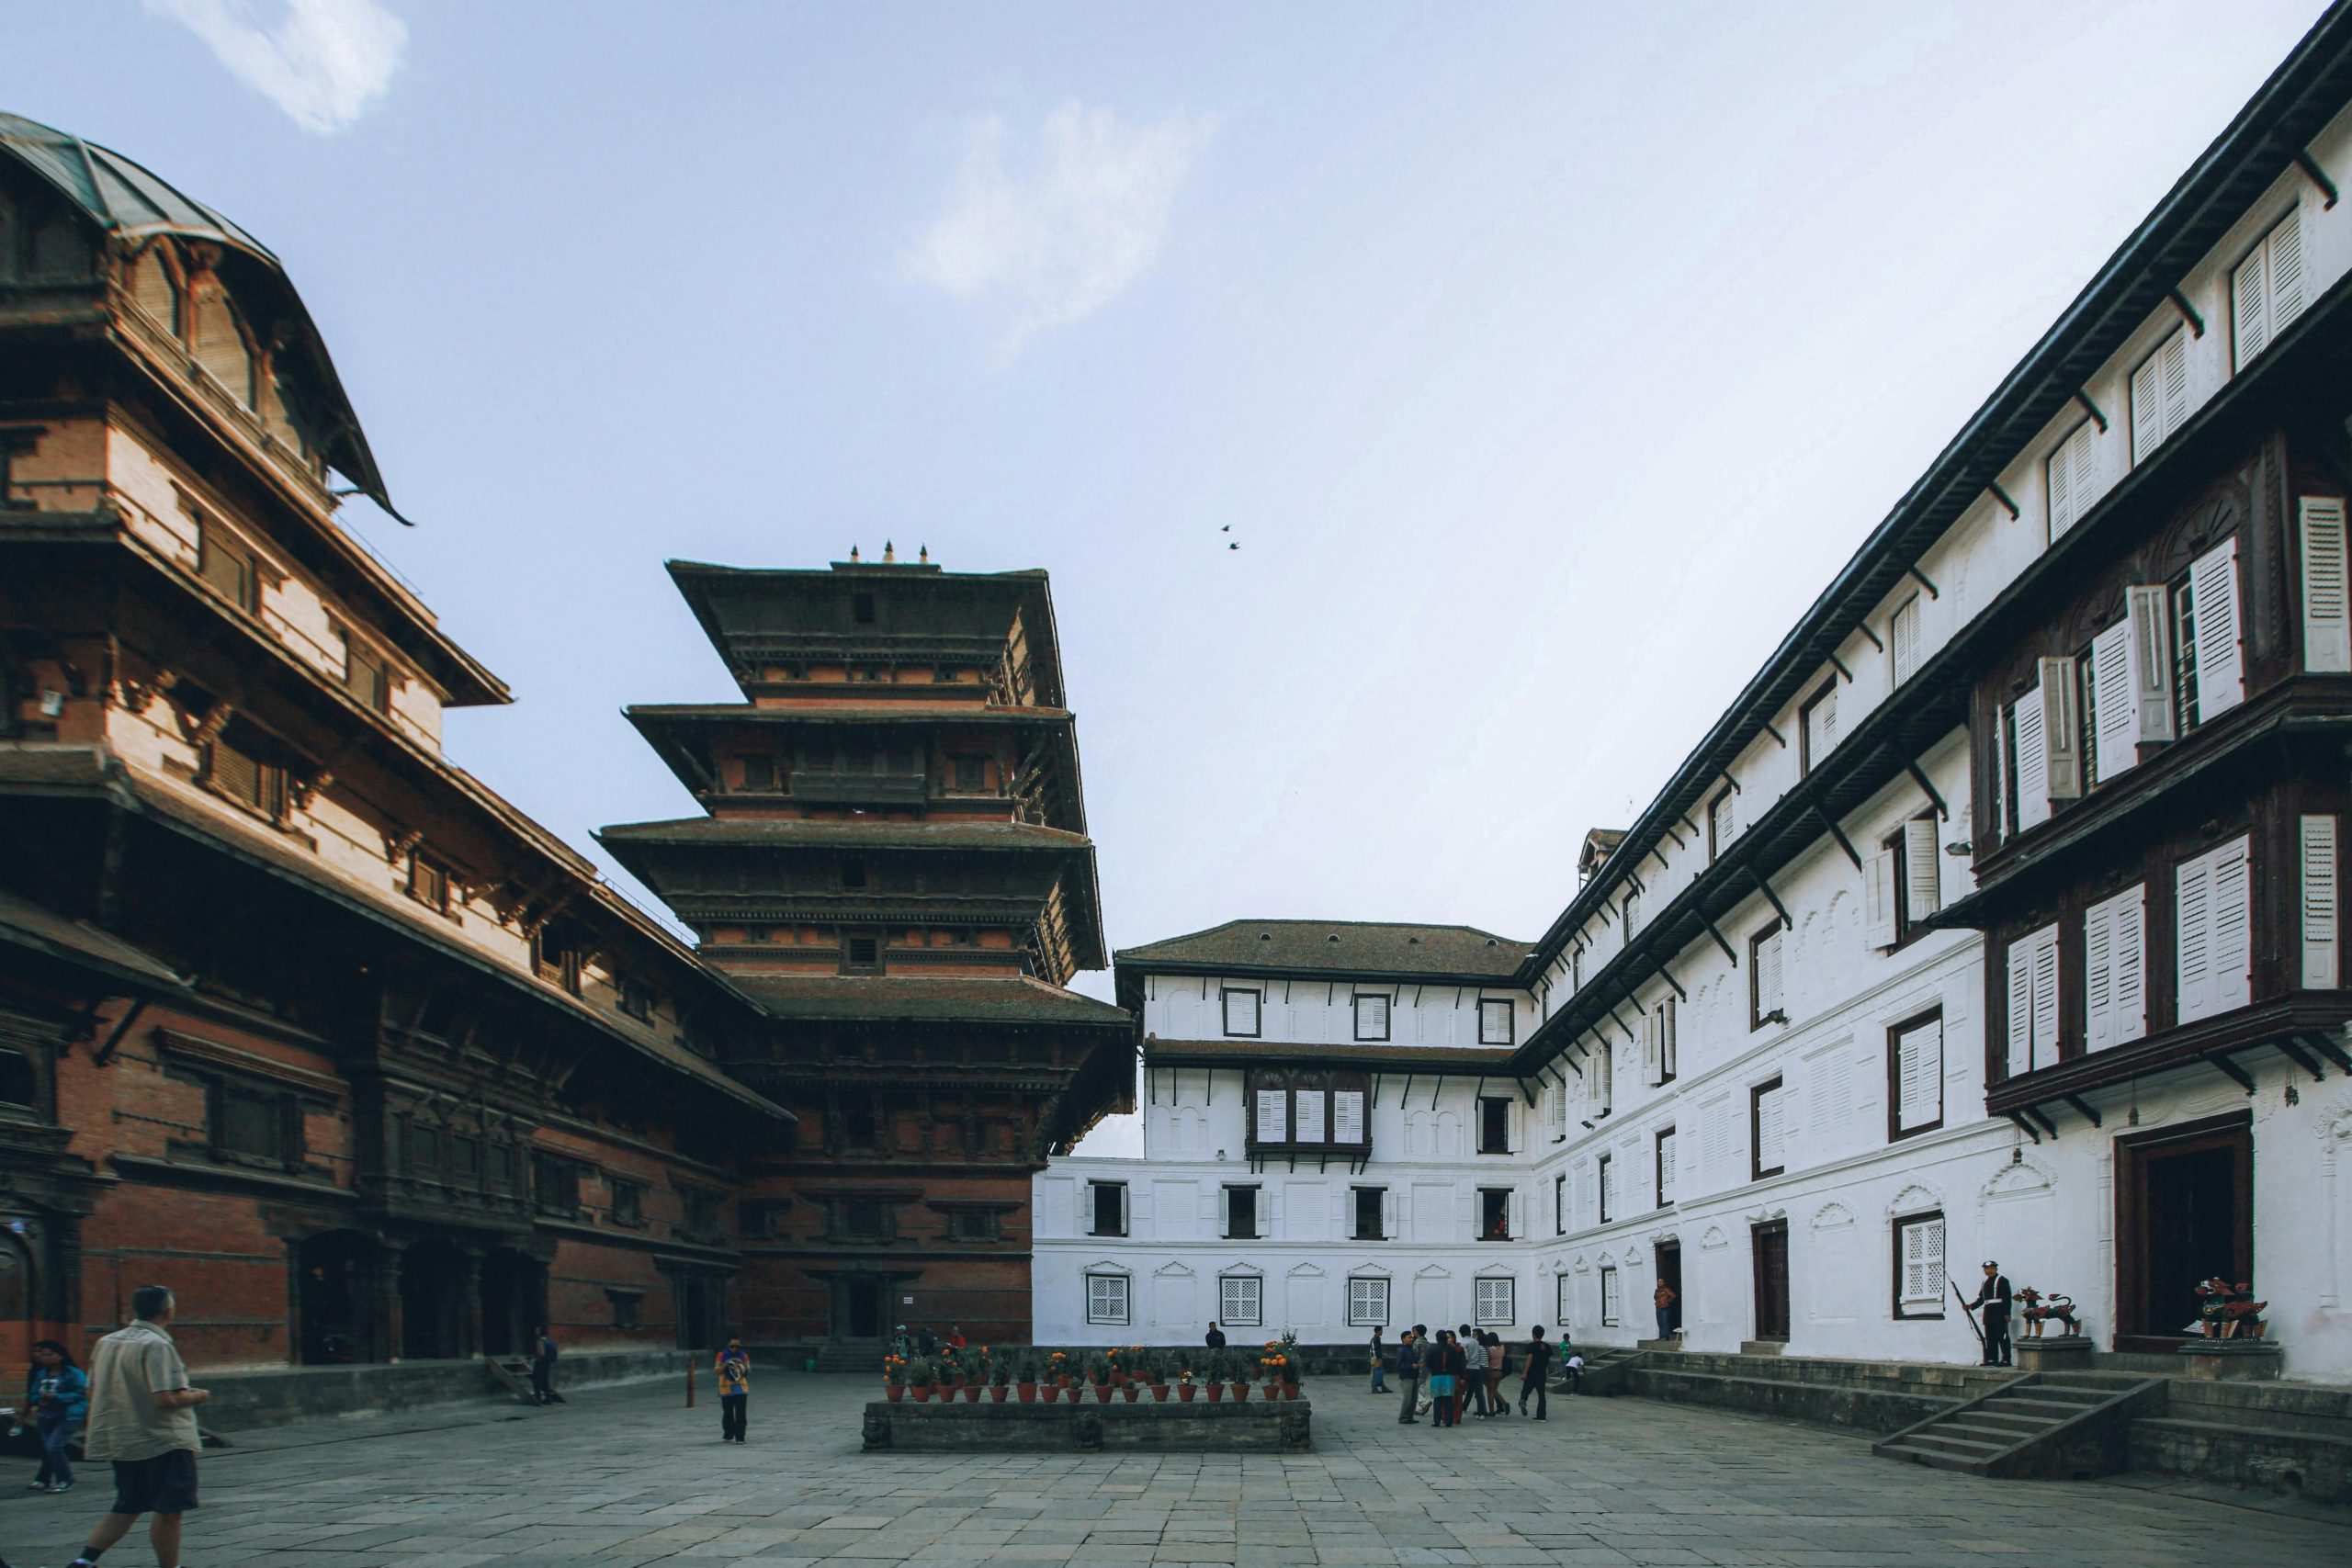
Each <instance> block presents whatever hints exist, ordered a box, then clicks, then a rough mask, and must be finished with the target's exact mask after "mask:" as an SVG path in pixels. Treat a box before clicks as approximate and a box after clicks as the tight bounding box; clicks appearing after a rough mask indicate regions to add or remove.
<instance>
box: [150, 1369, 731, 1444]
mask: <svg viewBox="0 0 2352 1568" xmlns="http://www.w3.org/2000/svg"><path fill="white" fill-rule="evenodd" d="M690 1364H698V1365H700V1366H701V1367H703V1368H704V1369H705V1371H706V1375H707V1369H708V1367H709V1365H710V1352H709V1351H707V1350H700V1351H696V1350H667V1349H664V1350H582V1351H574V1352H569V1353H567V1354H565V1355H563V1356H562V1357H560V1358H559V1359H557V1361H556V1364H555V1386H556V1392H558V1393H561V1392H563V1391H564V1390H565V1389H567V1388H588V1387H594V1386H595V1385H597V1384H601V1383H613V1382H636V1381H638V1380H639V1379H643V1378H658V1377H673V1378H676V1379H677V1380H678V1387H679V1391H680V1396H681V1397H682V1398H683V1397H684V1389H685V1377H686V1368H687V1366H688V1365H690ZM195 1376H196V1378H197V1379H198V1382H200V1384H201V1386H203V1387H205V1388H208V1389H210V1390H211V1391H212V1398H211V1399H210V1400H209V1402H208V1403H207V1404H205V1406H204V1409H203V1412H202V1415H203V1423H204V1427H205V1429H206V1430H208V1431H216V1432H228V1433H236V1432H242V1431H246V1430H249V1429H251V1428H253V1427H275V1426H278V1425H280V1424H282V1423H284V1422H288V1421H307V1420H313V1419H316V1418H318V1417H321V1416H365V1415H371V1414H383V1413H386V1412H390V1411H399V1410H413V1409H416V1408H419V1407H420V1406H424V1405H429V1404H454V1403H457V1402H458V1401H461V1400H469V1399H500V1400H505V1401H508V1402H509V1403H511V1402H512V1401H513V1395H512V1394H511V1393H508V1392H507V1389H506V1385H505V1384H504V1383H503V1382H500V1381H499V1379H498V1377H497V1375H496V1374H495V1373H494V1372H492V1371H491V1369H490V1364H489V1363H488V1362H487V1361H484V1360H482V1359H480V1358H479V1357H476V1358H472V1359H466V1360H450V1361H398V1362H392V1363H390V1364H369V1363H358V1364H354V1365H349V1366H334V1367H254V1368H244V1369H235V1370H230V1369H220V1370H212V1369H206V1368H202V1367H199V1368H198V1369H197V1370H196V1373H195ZM705 1386H706V1388H707V1382H706V1385H705ZM706 1397H707V1395H706ZM516 1408H518V1409H523V1408H528V1407H527V1406H520V1405H518V1406H517V1407H516Z"/></svg>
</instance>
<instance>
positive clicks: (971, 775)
mask: <svg viewBox="0 0 2352 1568" xmlns="http://www.w3.org/2000/svg"><path fill="white" fill-rule="evenodd" d="M947 767H948V779H949V787H951V788H953V789H954V790H956V792H957V793H958V794H962V795H978V794H979V793H981V792H982V791H984V790H986V789H987V788H988V784H989V764H988V759H987V758H985V757H950V758H949V759H948V760H947Z"/></svg>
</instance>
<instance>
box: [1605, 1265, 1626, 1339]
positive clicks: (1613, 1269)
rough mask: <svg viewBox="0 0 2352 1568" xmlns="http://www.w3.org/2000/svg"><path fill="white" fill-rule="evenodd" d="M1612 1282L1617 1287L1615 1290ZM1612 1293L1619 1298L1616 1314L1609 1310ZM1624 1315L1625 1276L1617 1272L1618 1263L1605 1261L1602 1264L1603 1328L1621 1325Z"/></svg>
mask: <svg viewBox="0 0 2352 1568" xmlns="http://www.w3.org/2000/svg"><path fill="white" fill-rule="evenodd" d="M1612 1284H1613V1285H1615V1286H1616V1287H1617V1289H1616V1290H1615V1291H1613V1292H1612V1291H1611V1289H1610V1286H1611V1285H1612ZM1612 1294H1613V1295H1614V1296H1616V1298H1617V1310H1616V1312H1615V1313H1614V1314H1611V1312H1610V1310H1609V1298H1610V1297H1611V1295H1612ZM1624 1316H1625V1289H1624V1280H1623V1277H1622V1276H1621V1275H1620V1274H1619V1273H1618V1272H1617V1265H1615V1264H1614V1263H1604V1264H1602V1265H1601V1266H1600V1326H1601V1327H1603V1328H1616V1327H1620V1326H1622V1325H1623V1320H1624Z"/></svg>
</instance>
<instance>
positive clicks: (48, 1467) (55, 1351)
mask: <svg viewBox="0 0 2352 1568" xmlns="http://www.w3.org/2000/svg"><path fill="white" fill-rule="evenodd" d="M25 1408H26V1409H27V1410H28V1411H30V1412H31V1413H32V1416H33V1420H34V1424H35V1426H36V1427H38V1428H39V1430H40V1452H41V1460H40V1474H39V1475H37V1476H35V1477H34V1478H33V1490H34V1491H36V1492H64V1491H67V1490H70V1489H71V1488H72V1486H73V1484H74V1461H73V1460H71V1459H70V1458H68V1457H67V1456H66V1452H65V1445H66V1444H67V1443H68V1442H70V1441H72V1439H73V1437H74V1429H75V1428H76V1427H80V1426H81V1425H82V1419H83V1417H84V1416H87V1415H89V1413H90V1379H89V1375H88V1374H87V1373H85V1372H84V1371H82V1369H81V1368H79V1367H77V1366H75V1365H74V1355H73V1352H72V1351H70V1350H68V1349H66V1348H65V1347H64V1346H62V1345H60V1344H59V1343H58V1342H57V1341H56V1340H54V1339H37V1340H35V1341H34V1342H33V1366H32V1372H31V1375H30V1376H28V1377H27V1378H26V1379H25Z"/></svg>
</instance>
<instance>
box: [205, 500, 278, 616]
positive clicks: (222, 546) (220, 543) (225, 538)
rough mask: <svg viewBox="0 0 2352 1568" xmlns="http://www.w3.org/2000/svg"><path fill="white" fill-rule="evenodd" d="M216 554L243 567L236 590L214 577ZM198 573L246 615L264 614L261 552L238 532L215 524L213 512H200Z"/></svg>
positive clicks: (213, 589) (214, 589) (214, 590)
mask: <svg viewBox="0 0 2352 1568" xmlns="http://www.w3.org/2000/svg"><path fill="white" fill-rule="evenodd" d="M216 551H217V552H219V553H220V554H223V555H226V556H228V557H229V558H231V559H232V560H234V561H236V562H238V563H239V564H240V566H241V567H242V568H243V570H242V571H241V572H240V574H239V578H238V581H237V583H236V585H235V587H234V588H233V589H232V588H231V587H229V586H228V585H226V584H223V583H222V582H221V581H220V580H219V579H218V578H217V577H215V576H214V575H213V572H212V570H211V559H210V558H211V556H212V555H213V554H214V552H216ZM196 574H197V576H198V578H200V579H202V580H203V581H204V582H205V583H206V584H208V585H209V587H210V588H211V589H212V591H213V592H216V593H219V594H220V596H221V597H222V598H224V599H226V600H228V601H229V603H231V604H234V605H235V606H236V607H237V608H238V609H240V610H243V612H244V613H245V614H246V615H260V614H261V577H262V565H261V552H260V551H259V550H256V549H254V547H253V546H251V545H250V544H248V543H246V542H245V540H244V538H243V536H240V535H238V534H237V533H236V532H235V531H234V530H232V529H231V528H229V527H228V526H227V525H224V524H221V523H218V522H216V521H214V520H213V518H212V517H211V516H210V515H209V513H199V514H198V517H197V521H196Z"/></svg>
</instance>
